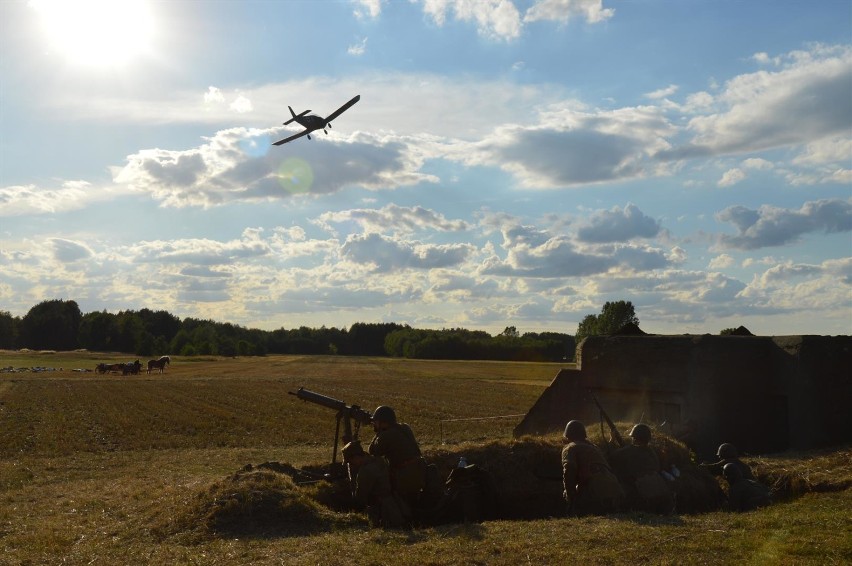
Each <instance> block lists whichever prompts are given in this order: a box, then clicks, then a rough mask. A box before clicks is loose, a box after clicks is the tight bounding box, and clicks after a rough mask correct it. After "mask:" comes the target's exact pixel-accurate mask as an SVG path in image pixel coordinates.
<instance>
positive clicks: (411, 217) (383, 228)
mask: <svg viewBox="0 0 852 566" xmlns="http://www.w3.org/2000/svg"><path fill="white" fill-rule="evenodd" d="M347 222H354V223H356V224H358V225H359V226H361V228H362V229H363V230H364V231H365V232H375V233H388V232H390V233H406V234H409V233H412V232H415V231H419V230H427V229H428V230H438V231H442V232H456V231H461V230H467V229H468V224H467V222H465V221H463V220H447V219H446V218H445V217H444V215H442V214H440V213H437V212H435V211H434V210H429V209H426V208H424V207H422V206H415V207H404V206H399V205H396V204H393V203H391V204H389V205H387V206H385V207H383V208H381V209H365V208H362V209H352V210H345V211H339V212H325V213H323V214H321V215H320V216H319V218H318V219H317V223H318V224H319V225H320V226H323V227H324V228H326V229H328V230H329V231H333V227H332V226H331V225H332V224H342V223H347Z"/></svg>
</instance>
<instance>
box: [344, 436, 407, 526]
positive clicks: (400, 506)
mask: <svg viewBox="0 0 852 566" xmlns="http://www.w3.org/2000/svg"><path fill="white" fill-rule="evenodd" d="M343 463H344V464H346V467H347V468H348V469H349V480H350V485H351V486H352V502H353V506H354V507H355V509H358V510H361V509H365V508H366V510H367V516H368V517H369V519H370V525H372V526H373V527H384V528H391V529H393V528H404V527H408V526H409V525H410V523H411V510H410V508H409V507H408V506H407V505H406V504H405V503H404V502H403V501H401V500H400V499H399V498H398V497H396V496H395V495H394V494H393V492H392V491H391V485H390V476H389V475H388V467H387V464H385V462H384V460H382V459H381V458H377V457H375V456H370V455H369V454H366V453H365V452H364V449H363V448H361V443H359V442H358V441H357V440H356V441H353V442H350V443H348V444H347V445H346V446H344V447H343Z"/></svg>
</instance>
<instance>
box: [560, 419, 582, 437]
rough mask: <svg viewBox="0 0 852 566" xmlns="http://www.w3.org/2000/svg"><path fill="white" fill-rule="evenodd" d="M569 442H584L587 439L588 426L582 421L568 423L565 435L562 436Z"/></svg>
mask: <svg viewBox="0 0 852 566" xmlns="http://www.w3.org/2000/svg"><path fill="white" fill-rule="evenodd" d="M562 436H564V437H565V438H566V439H568V440H583V439H584V438H586V425H584V424H583V423H581V422H580V421H576V420H575V421H568V424H566V425H565V433H564V434H563V435H562Z"/></svg>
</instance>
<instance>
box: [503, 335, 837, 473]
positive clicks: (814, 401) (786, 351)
mask: <svg viewBox="0 0 852 566" xmlns="http://www.w3.org/2000/svg"><path fill="white" fill-rule="evenodd" d="M577 360H578V363H577V369H576V370H569V369H565V370H562V371H560V372H559V374H557V376H556V378H555V379H554V380H553V382H552V383H551V384H550V386H549V387H548V388H547V389H546V390H545V391H544V393H542V395H541V397H540V398H539V399H538V401H536V403H535V404H534V405H533V407H532V408H531V409H530V411H529V413H528V414H527V415H526V417H525V418H524V419H523V420H522V421H521V423H520V424H519V425H518V426H517V427H516V428H515V435H516V436H520V435H523V434H544V433H548V432H552V431H554V430H560V429H562V427H564V426H565V423H566V422H567V421H568V420H570V419H580V420H582V421H583V422H585V423H586V425H587V426H594V425H596V424H597V423H598V422H599V419H600V415H599V412H598V410H597V407H596V406H595V405H594V403H593V402H592V400H591V395H590V392H592V393H594V394H595V396H597V398H598V399H599V400H600V402H601V403H602V404H603V406H604V408H605V409H606V410H607V412H608V413H609V415H610V416H611V417H612V419H613V420H615V421H624V422H639V421H640V420H642V422H646V423H652V424H655V425H660V424H662V423H663V422H666V425H667V426H668V427H670V428H669V430H670V431H671V432H672V433H673V434H675V435H677V436H681V437H683V438H684V440H685V441H686V442H687V443H688V444H690V446H691V447H692V448H693V449H694V450H696V452H698V453H699V455H700V456H702V457H709V456H710V455H711V454H712V453H713V452H714V451H715V448H716V447H717V446H718V445H719V444H720V443H721V442H733V443H734V444H736V445H737V446H738V447H739V448H740V449H741V450H743V451H745V452H750V453H762V452H774V451H779V450H784V449H787V448H795V449H806V448H813V447H817V446H827V445H835V444H842V443H848V442H852V417H850V415H852V410H850V407H849V406H848V405H849V404H850V402H852V337H850V336H835V337H831V336H779V337H766V336H710V335H704V336H653V335H644V336H594V337H589V338H587V339H586V340H584V341H583V342H581V343H580V344H579V345H578V347H577Z"/></svg>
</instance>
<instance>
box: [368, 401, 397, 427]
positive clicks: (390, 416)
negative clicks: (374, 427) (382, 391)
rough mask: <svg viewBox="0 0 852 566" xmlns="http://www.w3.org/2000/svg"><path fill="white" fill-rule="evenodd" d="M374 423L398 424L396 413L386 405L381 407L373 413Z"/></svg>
mask: <svg viewBox="0 0 852 566" xmlns="http://www.w3.org/2000/svg"><path fill="white" fill-rule="evenodd" d="M373 421H381V422H385V423H390V424H396V413H395V412H394V411H393V409H391V408H390V407H388V406H386V405H379V406H378V407H376V410H375V411H373Z"/></svg>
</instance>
